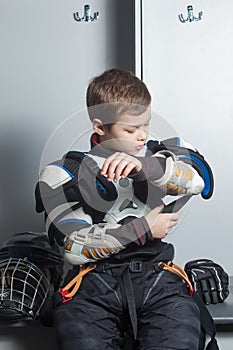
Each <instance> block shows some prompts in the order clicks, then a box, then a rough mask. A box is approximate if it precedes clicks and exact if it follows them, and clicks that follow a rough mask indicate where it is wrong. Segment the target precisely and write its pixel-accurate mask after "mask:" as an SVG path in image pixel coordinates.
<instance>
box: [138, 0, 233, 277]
mask: <svg viewBox="0 0 233 350" xmlns="http://www.w3.org/2000/svg"><path fill="white" fill-rule="evenodd" d="M140 5H141V12H140V15H141V20H142V22H140V16H138V22H137V23H138V26H139V25H141V28H142V32H141V42H142V46H141V52H140V51H138V52H140V54H141V55H138V57H137V58H138V61H136V66H139V65H137V62H141V73H142V77H143V79H144V81H145V82H146V83H147V85H148V86H149V88H150V89H151V92H152V96H153V110H154V111H155V112H157V113H158V114H159V115H160V116H162V117H163V118H164V120H165V121H166V123H167V126H168V129H169V132H170V131H171V130H175V132H176V133H177V134H178V135H180V136H181V137H183V138H184V139H186V140H187V141H188V142H190V143H191V144H193V145H194V146H195V147H197V148H198V149H199V151H200V152H203V154H205V156H206V159H207V160H208V161H209V163H210V164H211V166H212V169H213V172H214V176H215V192H214V195H213V197H212V198H211V199H210V200H209V201H204V200H203V199H201V198H194V199H193V200H192V203H191V205H190V206H189V208H188V210H187V212H186V213H185V215H184V218H183V220H182V222H181V224H180V225H179V227H178V228H177V229H176V230H175V231H174V232H173V233H172V234H171V235H170V237H168V239H169V241H171V242H173V243H174V244H175V247H176V261H177V262H178V263H181V264H183V263H184V262H185V261H187V260H190V259H192V258H197V257H207V258H212V259H213V260H216V261H219V263H222V264H223V265H224V266H225V268H226V269H227V271H228V272H229V273H230V274H232V273H233V266H232V244H231V242H232V233H233V224H232V219H231V217H232V214H231V212H232V209H231V208H232V194H233V190H232V186H231V184H230V182H231V174H232V173H233V164H232V151H233V147H232V133H233V99H232V94H233V68H232V62H233V22H232V10H233V4H232V2H231V1H230V0H224V1H221V2H220V1H213V0H206V1H198V0H193V1H192V2H191V3H187V1H184V0H179V1H173V0H146V1H140ZM140 5H139V7H138V8H139V9H140ZM137 42H140V37H138V38H137ZM138 74H139V71H138ZM155 128H156V126H155ZM154 131H155V133H156V130H154ZM168 136H170V134H169V135H168Z"/></svg>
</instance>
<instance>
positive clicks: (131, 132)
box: [125, 130, 135, 134]
mask: <svg viewBox="0 0 233 350" xmlns="http://www.w3.org/2000/svg"><path fill="white" fill-rule="evenodd" d="M125 131H126V132H128V133H129V134H133V133H134V131H135V130H125Z"/></svg>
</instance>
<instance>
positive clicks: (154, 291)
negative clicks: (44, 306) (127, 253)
mask: <svg viewBox="0 0 233 350" xmlns="http://www.w3.org/2000/svg"><path fill="white" fill-rule="evenodd" d="M130 275H131V278H132V286H133V290H134V297H135V303H136V312H137V334H136V340H135V341H134V345H133V349H134V350H165V349H167V350H178V349H182V350H198V346H199V337H200V329H201V326H200V314H199V309H198V307H197V305H196V303H195V302H194V301H193V299H192V297H190V296H189V293H188V291H187V288H186V286H185V284H184V282H183V281H182V280H181V279H180V278H179V277H177V276H176V275H174V274H172V273H171V272H168V271H163V272H161V271H152V270H150V271H145V272H142V273H131V274H130ZM118 282H119V280H118V278H116V276H114V275H113V273H112V271H111V270H107V271H106V272H95V271H94V272H90V273H88V274H87V275H86V276H85V277H84V279H83V281H82V284H81V286H80V289H79V290H78V292H77V294H76V295H75V297H74V298H73V300H71V301H69V302H67V303H64V304H62V305H59V306H58V307H57V309H56V311H55V318H54V326H55V329H56V336H57V345H58V349H59V350H97V349H98V350H121V349H124V348H125V335H126V332H128V331H129V332H130V329H131V324H132V320H131V318H130V316H129V312H128V306H127V302H126V298H125V295H124V294H125V292H124V291H122V286H121V287H120V285H119V283H118ZM126 350H129V349H126Z"/></svg>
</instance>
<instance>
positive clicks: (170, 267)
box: [158, 261, 194, 296]
mask: <svg viewBox="0 0 233 350" xmlns="http://www.w3.org/2000/svg"><path fill="white" fill-rule="evenodd" d="M158 266H159V268H160V269H162V270H167V271H170V272H172V273H174V274H175V275H177V276H179V277H180V278H182V279H183V280H184V281H185V282H186V283H187V288H188V289H189V294H190V295H191V296H192V295H193V293H194V289H193V286H192V283H191V282H190V280H189V278H188V275H187V273H186V272H185V271H184V270H183V269H182V267H180V266H179V265H177V264H174V263H173V262H172V261H168V263H167V264H166V263H164V262H162V261H161V262H159V263H158Z"/></svg>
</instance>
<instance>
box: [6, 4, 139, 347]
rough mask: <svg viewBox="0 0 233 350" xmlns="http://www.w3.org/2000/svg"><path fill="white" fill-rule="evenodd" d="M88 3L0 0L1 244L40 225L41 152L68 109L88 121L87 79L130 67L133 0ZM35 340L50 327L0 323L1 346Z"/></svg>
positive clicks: (48, 343) (47, 337)
mask: <svg viewBox="0 0 233 350" xmlns="http://www.w3.org/2000/svg"><path fill="white" fill-rule="evenodd" d="M90 5H91V12H92V13H93V12H94V11H99V14H100V15H99V19H98V21H96V22H92V23H84V22H82V23H78V22H76V21H75V20H74V19H73V13H74V12H77V11H79V12H80V16H82V15H83V6H84V3H83V2H82V1H79V0H69V1H67V0H58V1H57V0H40V1H31V0H20V1H18V0H11V1H9V0H1V2H0V47H1V55H0V96H1V103H0V123H1V124H0V161H1V170H0V243H2V242H3V241H4V240H5V239H6V238H7V237H9V235H11V234H13V233H14V232H22V231H39V232H40V231H43V229H44V228H43V220H42V216H40V215H38V214H36V213H35V209H34V206H35V203H34V187H35V184H36V182H37V178H38V173H39V168H40V162H41V157H42V154H43V152H44V148H45V147H46V145H47V142H48V140H50V139H51V135H53V134H54V131H55V130H57V128H58V129H59V127H60V126H61V124H62V123H63V122H64V121H66V120H67V118H68V119H69V117H70V116H72V115H74V114H76V115H77V116H78V118H79V120H80V127H82V128H83V125H84V124H85V123H86V124H85V125H86V126H87V128H90V125H89V123H88V121H87V120H84V119H83V113H79V111H83V110H84V109H85V91H86V88H87V85H88V82H89V80H90V79H91V78H92V77H93V76H95V75H97V74H100V73H101V72H102V71H104V70H105V69H108V68H111V67H121V68H125V69H130V70H133V69H134V19H133V1H132V0H128V1H127V2H126V1H124V0H92V1H91V2H90ZM77 134H79V128H78V125H77ZM58 141H61V143H62V142H63V140H62V139H61V140H58ZM57 147H58V149H59V147H60V143H59V145H58V146H57ZM54 151H55V152H56V151H57V150H54ZM62 151H63V149H62V147H61V152H62ZM41 347H43V349H55V340H54V337H53V331H52V330H51V329H47V328H43V327H41V326H40V325H39V324H38V323H33V322H32V323H29V324H27V326H25V325H23V326H18V327H11V328H8V327H6V326H5V327H2V326H1V327H0V349H1V350H15V349H17V350H27V349H32V348H33V349H35V350H36V349H41Z"/></svg>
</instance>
